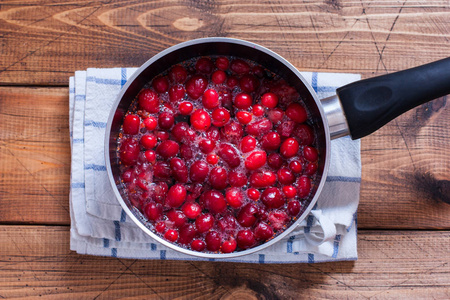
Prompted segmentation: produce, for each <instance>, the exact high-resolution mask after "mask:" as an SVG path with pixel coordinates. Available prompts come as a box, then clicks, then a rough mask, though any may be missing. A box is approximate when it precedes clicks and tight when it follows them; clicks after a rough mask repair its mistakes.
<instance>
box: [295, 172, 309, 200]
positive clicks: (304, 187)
mask: <svg viewBox="0 0 450 300" xmlns="http://www.w3.org/2000/svg"><path fill="white" fill-rule="evenodd" d="M310 192H311V179H309V177H307V176H304V175H303V176H300V177H299V178H298V179H297V195H298V196H299V197H300V198H306V197H307V196H308V195H309V193H310Z"/></svg>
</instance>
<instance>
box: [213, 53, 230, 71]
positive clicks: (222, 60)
mask: <svg viewBox="0 0 450 300" xmlns="http://www.w3.org/2000/svg"><path fill="white" fill-rule="evenodd" d="M229 64H230V61H229V60H228V58H226V57H223V56H221V57H218V58H217V59H216V67H217V68H218V69H220V70H224V71H225V70H226V69H228V66H229Z"/></svg>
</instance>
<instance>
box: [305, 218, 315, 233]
mask: <svg viewBox="0 0 450 300" xmlns="http://www.w3.org/2000/svg"><path fill="white" fill-rule="evenodd" d="M313 222H314V216H313V215H308V218H307V219H306V226H305V228H304V229H303V232H304V233H309V231H310V230H311V226H312V224H313Z"/></svg>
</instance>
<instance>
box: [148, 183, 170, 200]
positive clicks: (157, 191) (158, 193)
mask: <svg viewBox="0 0 450 300" xmlns="http://www.w3.org/2000/svg"><path fill="white" fill-rule="evenodd" d="M168 191H169V186H168V185H167V183H165V182H160V183H158V184H157V185H155V186H154V190H153V195H152V196H151V198H152V200H154V201H156V202H158V203H163V202H164V199H166V196H167V193H168Z"/></svg>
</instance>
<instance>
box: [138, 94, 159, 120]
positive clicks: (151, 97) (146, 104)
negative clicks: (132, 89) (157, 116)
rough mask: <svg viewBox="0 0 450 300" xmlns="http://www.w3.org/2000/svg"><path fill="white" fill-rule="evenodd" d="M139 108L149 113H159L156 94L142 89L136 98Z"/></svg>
mask: <svg viewBox="0 0 450 300" xmlns="http://www.w3.org/2000/svg"><path fill="white" fill-rule="evenodd" d="M138 101H139V107H140V108H142V109H144V110H146V111H148V112H149V113H152V114H154V113H157V112H159V97H158V94H157V93H156V92H155V91H153V90H150V89H144V90H142V92H140V93H139V96H138Z"/></svg>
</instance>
